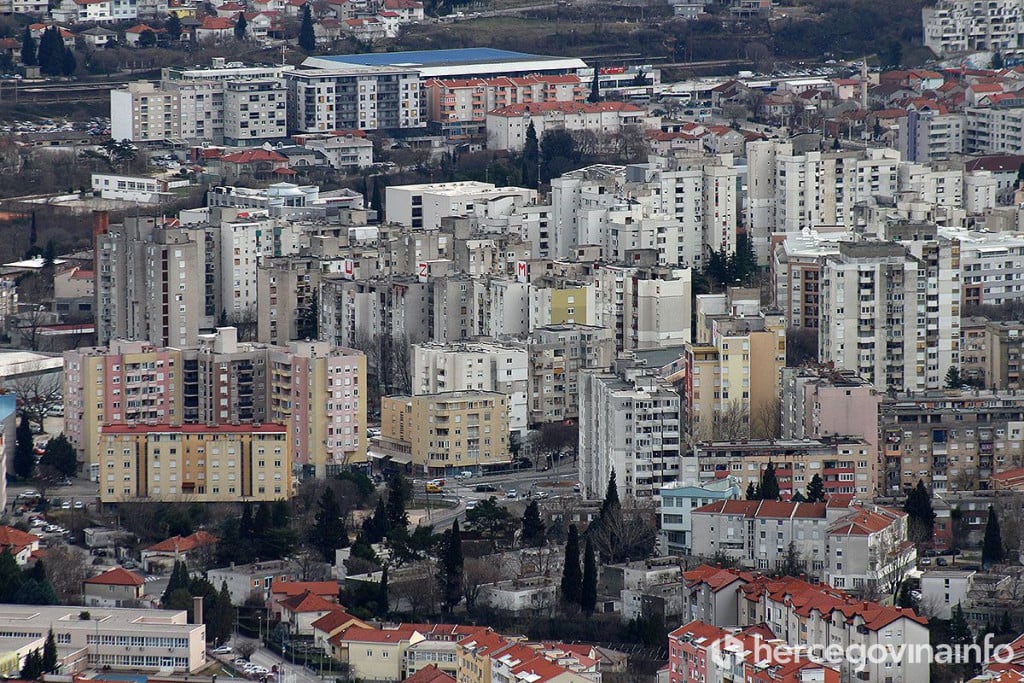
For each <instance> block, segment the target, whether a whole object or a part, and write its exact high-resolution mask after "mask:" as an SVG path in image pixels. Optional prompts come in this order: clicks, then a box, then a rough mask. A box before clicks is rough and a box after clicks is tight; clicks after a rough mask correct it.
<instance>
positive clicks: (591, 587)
mask: <svg viewBox="0 0 1024 683" xmlns="http://www.w3.org/2000/svg"><path fill="white" fill-rule="evenodd" d="M580 607H581V608H582V609H583V613H584V614H586V615H587V616H588V617H589V616H590V615H591V614H593V613H594V610H595V609H596V608H597V561H596V560H595V559H594V544H593V542H592V541H591V540H590V536H587V542H586V544H584V546H583V580H582V585H581V587H580Z"/></svg>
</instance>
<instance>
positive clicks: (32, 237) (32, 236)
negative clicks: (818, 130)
mask: <svg viewBox="0 0 1024 683" xmlns="http://www.w3.org/2000/svg"><path fill="white" fill-rule="evenodd" d="M1021 166H1024V164H1021ZM38 239H39V231H38V230H37V229H36V212H35V211H33V212H32V222H31V223H30V224H29V228H28V244H29V246H30V247H34V246H36V240H38Z"/></svg>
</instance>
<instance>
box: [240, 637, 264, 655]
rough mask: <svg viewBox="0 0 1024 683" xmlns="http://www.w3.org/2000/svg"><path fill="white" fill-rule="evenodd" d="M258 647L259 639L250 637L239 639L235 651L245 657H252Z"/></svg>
mask: <svg viewBox="0 0 1024 683" xmlns="http://www.w3.org/2000/svg"><path fill="white" fill-rule="evenodd" d="M258 649H260V644H259V641H256V640H251V639H249V638H246V639H244V640H239V641H237V642H236V643H235V652H237V653H238V656H239V657H244V658H245V659H249V657H252V656H253V653H255V652H256V650H258Z"/></svg>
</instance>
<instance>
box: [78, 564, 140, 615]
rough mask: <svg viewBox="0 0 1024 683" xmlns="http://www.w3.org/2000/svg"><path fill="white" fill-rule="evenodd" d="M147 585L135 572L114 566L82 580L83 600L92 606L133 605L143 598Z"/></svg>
mask: <svg viewBox="0 0 1024 683" xmlns="http://www.w3.org/2000/svg"><path fill="white" fill-rule="evenodd" d="M145 585H146V581H145V579H143V578H142V577H141V576H139V575H138V574H136V573H135V572H130V571H128V570H127V569H122V568H121V567H114V568H113V569H108V570H107V571H105V572H103V573H102V574H99V575H97V576H93V577H91V578H88V579H86V580H85V581H83V582H82V600H83V603H84V604H85V605H86V606H90V607H97V606H99V607H132V606H136V605H137V603H138V602H139V601H140V600H141V599H142V594H143V588H145Z"/></svg>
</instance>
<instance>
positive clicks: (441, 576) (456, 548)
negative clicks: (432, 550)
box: [438, 519, 463, 616]
mask: <svg viewBox="0 0 1024 683" xmlns="http://www.w3.org/2000/svg"><path fill="white" fill-rule="evenodd" d="M438 559H439V567H438V580H439V582H440V584H441V609H442V610H443V611H444V613H445V614H446V615H448V616H451V614H452V611H453V610H454V609H455V607H456V605H458V604H459V601H460V600H462V575H463V558H462V533H461V532H460V531H459V520H457V519H456V520H455V521H454V522H452V528H451V529H449V530H448V531H445V532H444V540H443V541H442V542H441V556H440V558H438Z"/></svg>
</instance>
